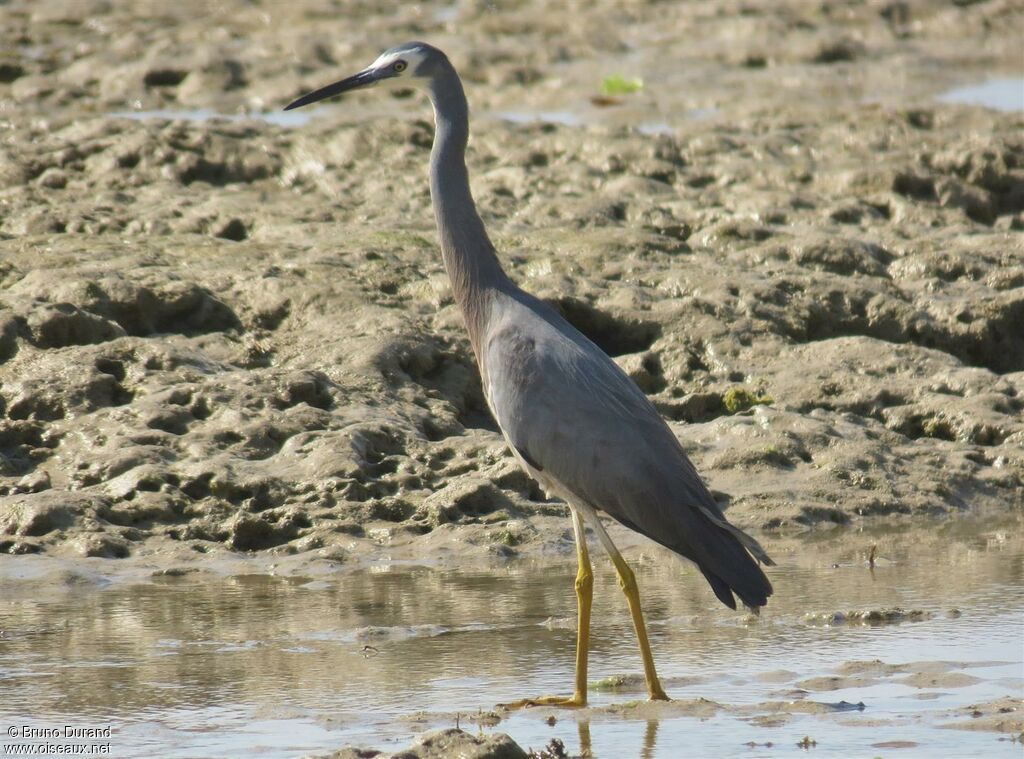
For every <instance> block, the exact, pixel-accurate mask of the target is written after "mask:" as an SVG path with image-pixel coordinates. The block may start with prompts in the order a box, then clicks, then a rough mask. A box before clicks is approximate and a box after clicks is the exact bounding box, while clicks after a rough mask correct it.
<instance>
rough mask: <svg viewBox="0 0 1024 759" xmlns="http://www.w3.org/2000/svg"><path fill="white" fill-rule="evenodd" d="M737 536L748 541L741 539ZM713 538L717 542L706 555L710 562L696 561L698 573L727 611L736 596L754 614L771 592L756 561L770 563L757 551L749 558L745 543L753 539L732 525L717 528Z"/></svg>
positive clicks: (761, 551) (732, 607)
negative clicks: (741, 536) (699, 572)
mask: <svg viewBox="0 0 1024 759" xmlns="http://www.w3.org/2000/svg"><path fill="white" fill-rule="evenodd" d="M736 533H740V534H741V535H743V537H744V538H747V540H740V539H739V537H738V536H737V535H736ZM716 537H717V538H718V539H717V540H715V541H714V546H708V548H711V549H712V550H711V551H709V552H708V554H706V555H707V556H708V559H709V560H708V561H707V563H706V564H705V563H703V562H698V566H699V567H700V571H701V572H702V573H703V574H704V577H705V578H707V581H708V584H710V585H711V589H712V590H713V591H715V595H716V596H718V600H720V601H721V602H722V603H724V604H725V605H726V606H728V607H729V608H730V609H735V608H736V600H735V599H734V598H733V593H735V594H736V595H737V596H738V597H739V599H740V601H742V602H743V605H744V606H746V607H747V608H748V609H750V610H751V611H752V612H754V613H755V614H757V613H758V609H760V607H762V606H764V605H765V604H767V603H768V597H769V596H770V595H771V594H772V592H773V589H772V584H771V582H770V581H769V580H768V578H767V577H766V576H765V573H764V572H763V571H761V567H760V564H759V561H761V562H764V563H766V564H771V563H773V562H772V560H771V559H769V558H768V556H767V555H766V554H765V553H764V551H763V550H758V553H757V554H755V555H756V556H757V558H756V559H755V558H754V557H753V556H751V555H750V553H748V551H749V550H750V549H749V546H748V544H747V541H750V542H754V541H753V538H750V537H749V536H747V535H746V534H745V533H742V532H740V530H739V529H738V528H736V527H734V526H733V525H731V524H730V525H729V529H720V530H719V531H718V534H717V536H716ZM755 545H756V543H755ZM758 549H760V546H758Z"/></svg>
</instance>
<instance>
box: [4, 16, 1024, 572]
mask: <svg viewBox="0 0 1024 759" xmlns="http://www.w3.org/2000/svg"><path fill="white" fill-rule="evenodd" d="M613 6H614V4H600V3H599V4H597V5H595V7H594V8H593V10H592V11H590V12H588V14H585V15H584V19H585V23H583V24H582V25H579V26H578V27H576V26H574V25H573V24H564V23H562V21H564V20H565V19H562V18H560V17H559V15H558V13H557V12H550V11H544V12H542V11H541V10H540V6H539V5H538V6H536V7H535V6H533V5H530V4H527V6H524V7H523V8H519V9H518V10H516V11H512V10H503V9H498V8H493V7H492V8H491V9H490V10H483V9H482V8H478V7H476V6H475V5H472V4H464V5H463V4H460V5H456V6H452V7H451V8H448V7H438V8H429V7H428V6H423V7H421V6H416V8H417V10H411V9H402V10H400V11H398V13H397V15H394V14H384V13H383V12H380V15H375V13H374V12H371V11H370V10H369V9H365V12H364V13H362V14H361V15H360V18H361V20H362V22H363V26H362V27H361V28H362V30H363V31H364V32H365V33H366V35H367V37H368V38H370V39H377V38H379V39H380V40H381V41H382V43H386V44H390V43H391V42H396V41H399V40H401V39H406V38H415V37H424V38H429V39H431V41H434V42H436V43H438V44H440V45H442V46H447V47H448V49H449V52H450V53H451V55H452V58H453V60H455V62H456V64H457V65H458V66H459V67H460V70H461V71H462V73H463V75H464V78H465V79H466V82H467V90H468V94H469V97H470V100H471V103H472V105H473V108H474V114H475V115H476V117H475V121H474V135H473V139H472V144H471V149H470V154H469V157H468V162H469V167H470V174H471V177H472V181H473V187H474V193H475V195H476V198H477V201H478V203H479V205H480V207H481V211H482V214H483V216H484V219H485V222H486V223H487V225H488V228H489V230H490V232H491V234H492V237H493V239H494V242H495V244H496V246H497V248H498V250H499V252H500V255H501V257H502V260H503V262H504V263H505V265H506V267H507V269H508V270H509V272H510V274H511V275H512V276H513V277H514V278H515V279H516V280H517V281H519V282H520V283H521V284H523V286H524V287H526V288H527V289H529V290H530V291H532V292H534V293H536V294H538V295H540V296H542V297H545V298H547V299H549V300H550V301H551V302H552V303H554V304H555V305H556V306H558V307H559V308H560V309H561V310H562V311H563V313H565V314H566V315H567V317H568V318H569V319H570V320H571V321H573V322H574V323H575V324H576V325H577V326H578V327H580V329H582V330H583V331H584V332H585V333H587V334H588V335H589V336H591V337H592V338H593V339H594V340H595V341H596V342H598V343H599V344H600V345H601V346H602V347H604V348H605V349H606V350H607V351H608V352H609V353H611V354H612V355H614V356H615V358H616V360H617V361H619V362H620V363H621V365H622V366H623V367H624V368H625V369H626V370H627V371H628V372H629V373H630V374H631V376H633V377H634V379H635V380H636V381H637V382H638V384H640V386H641V387H642V388H643V389H644V390H645V391H646V392H648V393H649V394H650V396H651V398H652V400H653V401H654V402H655V403H656V404H657V406H658V407H659V409H661V411H662V413H663V414H664V415H665V416H666V417H667V418H668V419H670V420H671V423H672V425H673V429H674V430H675V431H676V432H677V434H678V435H679V437H680V439H681V440H682V441H683V443H684V445H685V446H686V448H687V450H688V451H689V452H690V453H691V454H692V457H693V459H694V461H695V463H696V464H697V466H698V469H699V470H700V471H701V473H702V474H703V476H705V477H706V479H707V481H708V482H709V484H710V486H711V487H712V488H713V490H714V491H715V493H716V495H717V496H718V497H719V498H720V500H721V502H722V503H723V505H724V506H725V507H726V508H727V509H728V513H729V516H730V519H732V520H733V521H735V522H736V523H738V524H740V525H742V526H744V527H745V528H748V529H751V530H753V531H755V532H760V533H764V532H768V533H773V532H775V533H778V534H781V535H786V534H792V533H796V532H801V531H804V530H807V529H809V528H822V527H828V528H831V527H833V526H836V525H839V526H846V525H851V524H856V525H860V524H867V523H871V522H876V521H879V520H881V521H883V522H892V523H894V524H895V523H899V522H900V521H902V520H906V519H910V518H912V517H914V516H919V515H949V516H952V517H955V516H956V515H958V514H961V513H964V512H971V511H975V510H981V511H984V510H997V511H998V510H1011V511H1017V510H1020V509H1021V507H1022V506H1024V485H1022V483H1024V454H1022V452H1021V451H1022V449H1024V421H1022V409H1024V339H1022V337H1021V331H1020V329H1019V325H1020V324H1021V323H1024V242H1022V232H1021V230H1022V229H1024V140H1022V139H1021V136H1020V135H1021V127H1022V126H1024V117H1022V115H1021V113H1020V112H1019V111H1007V112H999V111H994V110H988V109H984V108H980V107H972V106H965V105H951V104H944V103H942V102H938V101H937V100H935V95H937V94H938V88H944V87H948V86H951V85H953V84H957V83H962V82H963V81H967V80H970V79H971V78H972V77H974V78H979V77H983V76H985V75H989V74H991V73H993V72H994V73H996V74H1000V73H1002V74H1006V73H1009V74H1013V73H1014V72H1015V71H1017V68H1015V67H1016V66H1017V65H1018V64H1019V61H1017V60H1016V59H1015V58H1014V53H1013V50H1014V48H1013V40H1015V39H1017V40H1019V35H1018V34H1017V31H1019V30H1020V29H1021V28H1022V13H1021V11H1020V10H1019V9H1015V7H1014V6H1013V4H1010V3H1000V2H987V3H979V4H972V5H969V6H966V7H962V6H961V5H958V4H946V3H938V2H935V3H910V4H902V3H899V4H892V5H887V6H884V7H882V6H877V7H876V5H867V6H863V7H860V6H858V7H856V8H853V9H849V10H848V13H847V14H846V15H835V14H830V13H829V12H827V11H823V10H821V9H820V8H816V7H815V8H812V7H810V6H805V5H804V4H801V3H789V4H783V5H781V6H779V10H778V11H777V13H775V14H772V15H767V14H765V15H761V12H759V11H757V10H754V9H746V10H744V11H743V12H742V13H736V12H735V9H732V8H731V6H729V4H727V3H723V4H712V5H708V6H702V8H698V9H695V8H690V7H686V8H673V9H665V8H663V7H662V5H660V4H652V5H650V6H646V5H638V6H636V7H634V8H631V9H630V10H628V11H621V10H618V9H616V8H615V7H613ZM204 7H205V6H204ZM190 8H191V6H190V5H189V4H188V3H183V4H177V5H176V6H175V8H173V9H164V10H163V11H162V13H164V14H165V16H163V17H154V18H150V17H147V16H144V15H142V14H141V13H137V12H133V11H128V10H126V9H124V8H112V7H110V6H108V5H107V4H104V3H91V2H84V1H83V2H80V3H74V4H66V3H57V2H53V3H49V2H34V3H31V4H28V3H23V4H19V3H14V4H11V5H9V6H7V7H6V8H5V13H6V14H7V15H8V16H9V17H10V18H11V19H13V20H14V23H12V24H8V25H6V26H5V31H4V34H6V35H7V37H8V38H7V40H6V43H7V44H6V49H8V50H9V51H17V53H16V54H14V55H11V54H8V55H9V57H8V58H5V59H4V61H2V62H0V74H2V76H0V120H2V123H3V129H4V140H3V143H2V145H0V154H2V155H0V253H2V255H0V383H2V384H0V551H3V552H5V553H9V554H22V553H36V552H39V553H45V554H47V555H52V556H55V557H106V558H123V557H128V556H138V557H144V558H146V559H147V560H155V559H156V557H160V556H164V557H168V558H167V563H168V566H171V565H173V564H175V563H176V562H179V561H180V560H181V558H180V557H183V556H186V557H195V558H198V559H202V558H203V557H206V556H210V557H218V556H222V555H228V554H230V553H231V552H257V554H256V555H257V556H258V555H260V554H261V552H267V554H268V555H269V556H274V557H284V556H288V555H291V554H300V555H301V554H307V553H309V554H310V555H313V556H317V557H320V558H327V559H329V560H331V561H334V562H342V563H344V562H354V563H357V564H358V563H361V562H365V561H371V560H417V559H422V558H436V557H442V560H443V557H445V556H458V557H462V556H464V557H466V558H470V557H478V558H479V559H481V560H493V559H499V560H503V559H507V558H511V557H516V556H521V557H526V558H529V557H531V556H545V555H549V554H551V553H558V552H561V551H563V550H565V543H566V535H567V531H568V522H567V520H565V519H564V507H562V506H561V505H560V504H558V503H557V502H552V501H549V500H548V499H547V498H546V497H545V496H544V494H543V493H541V492H539V490H538V489H537V487H536V486H535V485H534V484H533V483H532V482H531V481H530V480H529V479H528V478H526V476H525V475H523V474H522V473H521V472H519V471H518V469H517V467H516V465H515V462H514V461H513V460H512V458H511V457H510V456H509V455H508V453H507V451H506V450H505V446H504V442H503V441H502V439H501V437H500V435H499V434H498V433H497V431H496V429H495V426H494V423H493V421H492V420H490V418H489V416H488V414H487V411H486V409H485V407H484V403H483V399H482V395H481V391H480V386H479V380H478V378H477V375H476V370H475V367H474V366H473V363H472V359H471V353H470V351H469V348H468V343H467V341H466V339H465V336H464V332H463V328H462V324H461V318H460V316H459V314H458V312H457V309H456V308H455V306H454V305H453V303H452V300H451V295H450V290H449V287H448V284H447V279H446V276H445V273H444V271H443V268H442V266H441V262H440V259H439V256H438V254H437V251H436V244H435V237H434V231H433V226H432V215H431V211H430V203H429V194H428V191H427V184H426V179H425V171H426V156H427V152H428V150H429V145H430V139H431V131H432V127H431V125H430V123H429V121H428V120H427V119H428V117H429V111H428V109H427V108H426V106H425V103H424V101H423V99H422V97H420V96H414V97H401V98H397V99H391V98H383V99H380V98H375V97H374V96H373V94H372V93H371V94H369V95H365V96H363V97H361V98H348V99H346V100H344V101H343V102H342V103H340V104H335V105H330V106H325V107H323V108H322V109H320V110H318V111H317V112H315V113H314V114H313V118H312V119H311V120H310V121H309V122H308V123H302V124H299V125H297V126H291V127H284V126H280V125H277V124H274V123H268V122H267V121H265V120H261V119H260V118H244V119H242V120H233V121H218V120H216V119H213V120H210V119H199V120H189V119H184V118H182V119H177V118H166V117H160V116H157V117H153V118H139V119H136V118H126V117H124V116H115V115H111V114H114V113H124V112H136V113H140V112H141V113H144V112H146V111H150V110H157V109H164V110H169V111H171V112H175V111H178V112H182V113H183V114H187V113H190V112H194V111H195V109H215V110H218V111H221V112H225V113H228V114H230V113H233V112H236V111H237V109H243V110H248V111H254V112H266V111H271V110H274V109H276V108H278V107H279V106H280V105H281V104H283V103H284V102H286V101H287V100H288V99H289V98H290V97H292V96H294V95H296V94H299V93H300V92H302V91H304V90H305V89H307V88H309V87H311V86H315V85H317V84H322V83H324V82H325V81H328V80H330V79H331V78H332V77H335V76H336V75H340V74H342V73H347V72H348V71H349V69H352V68H353V67H356V68H358V67H361V66H362V65H364V64H365V62H366V61H367V60H371V59H372V57H373V56H374V55H376V51H377V47H378V45H377V44H376V43H374V44H373V45H371V44H369V43H368V42H356V41H354V40H351V41H348V40H345V39H339V38H338V37H337V36H336V35H331V34H330V33H328V32H327V31H325V26H329V23H328V20H327V19H324V18H323V17H322V16H321V15H320V14H319V11H318V10H317V9H316V8H315V7H314V6H313V5H312V4H310V5H306V4H304V3H301V2H300V3H292V4H289V6H288V8H287V9H284V8H283V7H280V6H274V7H273V8H263V9H259V8H254V7H249V6H246V7H245V8H241V7H237V8H236V7H235V6H234V5H232V4H230V3H228V4H224V6H223V9H221V10H218V11H214V12H212V13H214V16H213V17H209V16H204V15H203V14H202V13H198V12H195V13H193V12H194V11H195V10H196V9H195V8H191V10H190ZM665 13H670V14H675V15H673V16H672V18H671V19H669V20H670V21H671V22H672V23H674V24H678V25H679V28H681V29H686V30H688V32H691V33H694V34H696V33H697V32H700V34H699V35H696V37H695V38H696V39H699V42H697V43H695V45H694V46H692V47H690V48H687V49H686V50H685V51H684V52H679V51H678V49H677V48H676V47H674V46H673V42H674V40H675V38H674V37H673V36H672V35H667V34H665V33H658V30H659V29H663V28H667V27H666V24H667V21H666V18H665V17H664V16H663V14H665ZM190 14H192V15H190ZM282 14H283V15H282ZM766 29H768V30H771V32H772V34H773V35H774V39H776V40H777V41H778V44H777V46H775V48H773V49H769V48H767V47H766V46H765V44H764V42H763V39H765V37H764V34H765V30H766ZM495 35H497V36H495ZM494 39H497V40H498V41H497V42H489V41H491V40H494ZM759 40H762V41H761V42H759ZM517 46H529V47H528V49H530V50H533V51H535V54H533V55H531V56H530V58H529V59H528V60H527V61H525V62H524V60H523V59H522V57H521V56H516V55H513V54H512V51H513V50H515V49H516V48H517ZM978 49H983V50H984V51H985V53H984V55H979V54H977V52H976V51H977V50H978ZM925 50H927V54H926V53H925ZM672 51H676V52H675V53H674V54H673V53H672ZM893 72H897V75H896V76H895V80H898V81H899V87H892V86H891V81H893V79H891V78H892V77H893V76H894V75H893ZM620 74H621V75H629V76H639V77H641V78H642V79H643V82H644V85H643V88H642V89H641V90H640V91H639V92H637V93H633V94H628V95H622V96H619V97H617V98H615V99H617V100H618V101H620V102H618V103H616V104H614V105H611V106H608V107H599V106H597V105H595V104H594V96H595V95H597V94H598V91H599V89H600V82H601V79H602V77H607V76H611V75H620ZM887 77H889V78H890V80H888V81H887ZM887 85H888V86H887ZM553 111H554V112H555V115H554V116H551V113H552V112H553ZM567 112H568V113H569V114H570V116H571V118H569V117H567V116H566V115H565V114H566V113H567ZM523 114H526V117H525V118H524V117H523ZM544 114H548V115H547V116H544ZM535 116H537V117H539V118H542V119H543V118H547V119H548V120H549V121H550V120H552V119H553V120H555V121H559V120H560V121H562V122H567V123H540V122H538V121H531V119H533V118H534V117H535ZM524 121H525V123H524ZM770 542H771V540H770V539H769V543H770Z"/></svg>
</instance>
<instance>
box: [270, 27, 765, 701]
mask: <svg viewBox="0 0 1024 759" xmlns="http://www.w3.org/2000/svg"><path fill="white" fill-rule="evenodd" d="M406 70H408V71H409V72H410V73H411V75H412V78H413V80H414V81H415V80H417V79H418V80H420V81H421V82H422V83H423V84H424V86H425V87H426V89H427V91H428V93H429V95H430V99H431V102H432V103H433V106H434V117H435V123H436V131H435V135H434V146H433V149H432V151H431V159H430V190H431V197H432V200H433V203H434V212H435V216H436V220H437V227H438V234H439V236H440V240H441V252H442V256H443V258H444V263H445V267H446V269H447V271H448V274H449V277H450V279H451V282H452V291H453V293H454V295H455V299H456V301H457V302H458V304H459V307H460V308H461V310H462V313H463V315H464V317H465V321H466V327H467V330H468V332H469V337H470V342H471V343H472V346H473V351H474V353H475V355H476V360H477V364H478V366H479V368H480V376H481V381H482V383H483V388H484V393H485V395H486V397H487V403H488V406H489V407H490V409H491V412H492V413H493V414H494V418H495V419H496V420H497V422H498V426H499V427H500V428H501V431H502V434H503V435H504V436H505V439H506V440H507V441H508V444H509V447H510V448H511V450H512V452H513V454H514V455H515V457H516V459H517V460H518V461H519V463H520V465H521V466H522V467H523V468H524V469H525V470H526V471H527V472H528V473H529V474H530V475H531V476H532V477H534V478H535V479H536V480H537V481H538V482H540V483H541V485H542V486H543V487H544V488H545V489H546V490H547V491H548V492H550V493H552V494H554V495H557V496H559V497H561V498H563V499H564V500H565V501H566V502H567V503H568V504H569V506H570V509H571V511H572V517H573V528H574V532H575V536H576V543H577V558H578V561H579V571H578V573H577V578H576V588H577V599H578V612H579V626H578V630H577V636H578V637H577V655H576V680H575V692H574V694H573V696H571V697H569V698H564V699H562V698H546V699H539V700H538V699H531V700H529V701H524V702H521V703H539V702H543V703H560V704H566V705H579V704H582V703H585V702H586V670H587V649H588V647H589V623H590V603H591V595H592V585H593V580H592V573H591V568H590V560H589V554H588V551H587V545H586V534H585V529H584V524H588V525H589V526H590V527H591V528H592V529H593V530H594V531H595V533H596V534H597V536H598V538H599V539H600V541H601V542H602V544H603V545H604V547H605V548H606V549H607V550H608V552H609V554H610V556H611V558H612V561H613V562H614V564H615V567H616V570H617V571H618V573H619V578H620V581H621V583H622V586H623V589H624V590H625V591H626V596H627V599H628V601H629V606H630V612H631V614H632V617H633V622H634V625H635V627H636V632H637V637H638V639H639V642H640V648H641V654H642V656H643V660H644V670H645V676H646V680H647V686H648V691H649V694H650V696H651V697H652V698H665V697H666V696H665V694H664V691H663V690H662V689H661V685H660V683H659V682H658V678H657V675H656V674H655V670H654V662H653V658H652V656H651V653H650V646H649V643H648V640H647V634H646V630H645V627H644V622H643V616H642V614H641V612H640V604H639V595H638V591H637V589H636V581H635V578H634V577H633V574H632V572H631V570H630V569H629V567H628V565H627V564H626V563H625V561H623V560H622V557H621V556H620V555H619V553H618V551H617V550H616V548H615V546H614V544H613V543H612V542H611V539H610V538H609V537H608V534H607V532H606V531H605V530H604V527H603V526H602V524H601V522H600V521H599V520H598V518H597V513H598V512H604V513H606V514H608V515H610V516H611V517H612V518H614V519H616V520H617V521H619V522H620V523H622V524H624V525H625V526H627V527H629V528H631V529H633V530H636V531H637V532H639V533H641V534H643V535H646V536H647V537H649V538H651V539H652V540H655V541H656V542H658V543H660V544H662V545H664V546H666V547H668V548H670V549H672V550H673V551H675V552H676V553H678V554H680V555H681V556H684V557H686V558H687V559H690V560H691V561H693V562H694V563H696V565H697V566H698V567H699V568H700V570H701V572H702V573H703V574H704V576H705V577H706V578H707V580H708V582H709V583H710V584H711V587H712V589H713V590H714V592H715V594H716V595H717V596H718V598H719V599H721V601H722V602H723V603H725V604H727V605H728V606H730V607H732V608H736V602H735V600H734V598H733V594H735V595H737V596H739V598H740V600H741V601H742V602H743V603H744V604H745V605H746V606H748V607H749V608H751V609H752V610H754V611H756V610H757V609H758V608H759V607H760V606H763V605H764V604H765V603H766V602H767V600H768V596H770V595H771V593H772V587H771V584H770V583H769V582H768V579H767V578H766V577H765V575H764V573H763V572H762V571H761V569H760V567H759V566H758V564H757V562H758V561H761V562H763V563H766V564H770V563H771V560H770V559H769V558H768V557H767V556H766V555H765V553H764V551H763V550H762V549H761V547H760V546H759V545H758V544H757V542H756V541H755V540H753V539H752V538H750V537H749V536H747V535H745V534H744V533H743V532H741V531H740V530H739V529H737V528H735V527H733V526H732V525H731V524H729V523H728V522H727V521H726V519H725V517H724V515H723V514H722V512H721V510H720V509H719V507H718V505H717V504H716V503H715V501H714V499H713V498H712V497H711V494H710V493H709V492H708V490H707V488H706V487H705V486H704V483H703V482H702V481H701V479H700V477H699V476H698V475H697V472H696V470H695V469H694V468H693V465H692V464H691V463H690V461H689V459H688V458H687V457H686V454H685V453H684V451H683V449H682V446H681V445H680V444H679V441H678V440H677V439H676V437H675V435H674V434H673V433H672V430H671V429H670V428H669V427H668V425H667V424H666V423H665V422H664V420H663V419H662V418H661V416H660V415H659V414H658V412H657V410H656V409H655V408H654V406H653V405H652V404H651V402H650V401H649V400H648V399H647V396H645V395H644V394H643V392H642V391H641V390H640V389H639V388H638V387H637V386H636V385H635V384H634V383H633V382H632V380H630V379H629V378H628V377H627V376H626V375H625V373H623V371H622V370H621V369H620V368H619V367H618V366H617V365H616V364H615V363H614V362H613V361H612V360H611V359H610V358H609V357H608V356H607V355H605V353H604V352H603V351H601V349H600V348H598V347H597V346H596V345H595V344H594V343H592V342H591V341H590V340H588V339H587V338H586V337H585V336H584V335H583V334H581V333H580V332H579V331H578V330H576V329H575V328H574V327H573V326H572V325H571V324H569V323H568V322H567V321H566V320H565V319H563V318H562V317H561V316H560V315H559V314H558V313H557V312H556V311H555V310H554V309H552V308H551V307H550V306H548V305H547V304H545V303H543V302H542V301H540V300H538V299H537V298H535V297H533V296H532V295H530V294H528V293H526V292H524V291H523V290H521V289H520V288H519V287H517V286H516V285H515V284H514V283H513V282H512V281H511V280H510V279H509V278H508V277H507V276H506V275H505V273H504V271H503V270H502V268H501V264H500V263H499V261H498V258H497V256H496V255H495V251H494V247H493V246H492V245H491V242H490V240H489V239H488V237H487V233H486V231H485V230H484V226H483V223H482V222H481V220H480V217H479V215H478V214H477V211H476V206H475V204H474V202H473V198H472V195H471V193H470V189H469V179H468V176H467V174H466V166H465V148H466V141H467V139H468V136H469V120H468V109H467V106H466V99H465V95H464V93H463V89H462V84H461V82H460V81H459V77H458V75H457V74H456V73H455V69H454V68H453V67H452V65H451V63H449V61H448V59H447V58H446V57H445V56H444V54H443V53H441V52H440V51H439V50H437V49H436V48H433V47H430V46H429V45H425V44H424V43H410V44H408V45H402V46H399V47H397V48H392V49H391V50H389V51H387V52H385V53H384V54H383V55H381V56H380V58H378V59H377V61H375V62H374V64H373V65H371V66H370V67H369V68H367V69H365V70H364V71H362V72H360V73H359V74H357V75H356V76H354V77H350V78H349V79H347V80H343V81H342V82H339V83H337V84H335V85H329V86H328V87H325V88H323V89H321V90H318V91H316V92H314V93H311V94H310V95H307V96H306V97H304V98H300V99H299V100H297V101H295V103H293V104H292V105H290V106H289V107H297V106H300V105H305V104H306V103H309V102H314V101H316V100H319V99H321V98H323V97H328V96H330V95H332V94H336V93H337V92H342V91H345V90H348V89H354V88H356V87H363V86H368V85H370V84H373V83H375V82H378V81H388V80H392V79H399V78H402V74H403V73H404V72H405V71H406ZM751 554H753V557H752V556H751ZM755 558H756V560H755Z"/></svg>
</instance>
